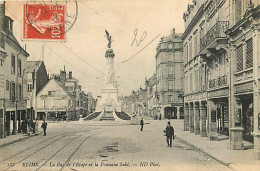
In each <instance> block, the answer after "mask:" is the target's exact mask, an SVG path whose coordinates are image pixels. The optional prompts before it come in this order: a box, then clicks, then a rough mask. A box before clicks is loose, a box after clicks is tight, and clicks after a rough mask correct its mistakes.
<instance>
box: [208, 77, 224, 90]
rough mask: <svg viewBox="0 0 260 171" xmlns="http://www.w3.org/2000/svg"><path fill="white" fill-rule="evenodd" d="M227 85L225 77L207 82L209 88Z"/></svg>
mask: <svg viewBox="0 0 260 171" xmlns="http://www.w3.org/2000/svg"><path fill="white" fill-rule="evenodd" d="M226 84H227V75H224V76H220V77H218V78H217V79H212V80H209V88H215V87H219V86H223V85H226Z"/></svg>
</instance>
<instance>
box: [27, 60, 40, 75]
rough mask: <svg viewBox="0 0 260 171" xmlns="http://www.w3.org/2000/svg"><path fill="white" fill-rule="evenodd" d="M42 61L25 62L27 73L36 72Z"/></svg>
mask: <svg viewBox="0 0 260 171" xmlns="http://www.w3.org/2000/svg"><path fill="white" fill-rule="evenodd" d="M42 63H43V61H27V68H26V69H27V73H30V72H33V71H35V72H37V71H38V69H39V68H40V66H41V64H42Z"/></svg>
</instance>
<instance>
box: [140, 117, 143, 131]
mask: <svg viewBox="0 0 260 171" xmlns="http://www.w3.org/2000/svg"><path fill="white" fill-rule="evenodd" d="M140 125H141V129H140V130H141V131H143V127H144V120H143V118H142V119H141V121H140Z"/></svg>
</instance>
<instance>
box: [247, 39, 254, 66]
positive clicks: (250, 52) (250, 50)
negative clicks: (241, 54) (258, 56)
mask: <svg viewBox="0 0 260 171" xmlns="http://www.w3.org/2000/svg"><path fill="white" fill-rule="evenodd" d="M252 67H253V39H252V38H251V39H249V40H248V41H246V69H247V68H252Z"/></svg>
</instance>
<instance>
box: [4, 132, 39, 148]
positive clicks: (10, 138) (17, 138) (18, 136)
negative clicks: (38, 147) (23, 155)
mask: <svg viewBox="0 0 260 171" xmlns="http://www.w3.org/2000/svg"><path fill="white" fill-rule="evenodd" d="M32 136H35V135H34V134H30V136H29V135H27V134H22V133H17V134H16V135H10V136H6V138H1V139H0V148H1V147H4V146H6V145H9V144H13V143H15V142H19V141H22V140H24V139H27V138H30V137H32Z"/></svg>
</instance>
